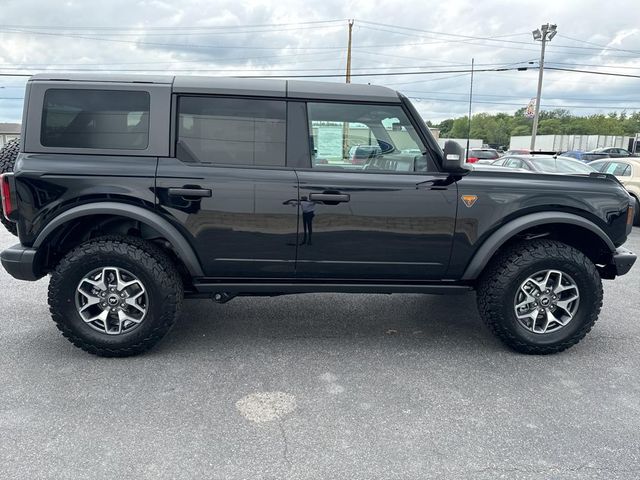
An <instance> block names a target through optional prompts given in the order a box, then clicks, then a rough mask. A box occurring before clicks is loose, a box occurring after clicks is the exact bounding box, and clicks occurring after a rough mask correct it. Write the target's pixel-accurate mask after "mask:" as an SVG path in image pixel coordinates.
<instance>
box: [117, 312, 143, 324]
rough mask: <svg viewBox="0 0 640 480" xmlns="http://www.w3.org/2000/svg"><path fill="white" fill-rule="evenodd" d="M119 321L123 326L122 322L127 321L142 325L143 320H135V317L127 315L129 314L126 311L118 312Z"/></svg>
mask: <svg viewBox="0 0 640 480" xmlns="http://www.w3.org/2000/svg"><path fill="white" fill-rule="evenodd" d="M118 320H119V322H120V325H122V322H124V321H127V320H128V321H130V322H133V323H140V322H141V321H142V319H140V318H135V317H132V316H131V315H127V313H126V312H125V311H124V310H120V311H118Z"/></svg>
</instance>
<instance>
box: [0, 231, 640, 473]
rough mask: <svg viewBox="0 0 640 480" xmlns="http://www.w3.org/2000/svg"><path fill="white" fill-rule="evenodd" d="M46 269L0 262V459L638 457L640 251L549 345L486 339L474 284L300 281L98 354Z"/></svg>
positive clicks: (372, 467)
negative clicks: (11, 270)
mask: <svg viewBox="0 0 640 480" xmlns="http://www.w3.org/2000/svg"><path fill="white" fill-rule="evenodd" d="M12 243H15V238H14V237H11V236H10V235H9V234H7V233H6V232H5V231H4V230H3V231H2V232H0V249H1V248H5V247H7V246H9V245H11V244H12ZM626 246H627V247H628V248H630V249H632V250H634V251H636V252H637V251H640V229H638V228H634V231H633V234H632V235H631V237H630V239H629V242H628V243H627V245H626ZM47 281H48V280H47V279H43V280H41V281H39V282H37V283H27V282H19V281H16V280H14V279H12V278H11V277H9V276H8V275H7V274H6V273H5V272H4V270H2V271H0V305H1V306H2V309H1V310H0V311H1V312H2V313H1V316H2V319H1V321H0V365H1V366H0V369H1V372H2V377H1V378H2V386H1V388H0V432H1V433H0V438H1V439H2V440H0V441H1V444H2V448H1V449H0V471H2V472H3V477H4V478H56V479H66V478H69V479H75V478H81V477H91V478H96V479H98V478H104V479H112V478H118V477H125V478H158V477H165V478H194V477H199V478H224V479H235V478H311V477H314V478H431V477H433V478H441V477H453V478H471V477H473V478H605V477H606V478H638V476H639V475H640V450H639V449H638V445H640V353H639V352H640V334H639V333H638V332H639V325H638V322H639V321H640V315H639V314H638V312H639V311H640V266H638V265H636V266H635V267H634V269H633V270H632V271H631V272H630V273H629V274H628V275H627V276H625V277H621V278H620V279H619V280H617V281H615V282H605V305H604V308H603V311H602V314H601V316H600V320H599V322H598V323H597V324H596V327H595V329H594V331H592V332H591V333H590V334H589V335H588V336H587V338H586V339H585V340H583V342H582V343H580V344H579V345H578V346H576V347H574V348H573V349H571V350H569V351H567V352H564V353H561V354H558V355H553V356H548V357H530V356H524V355H519V354H516V353H513V352H511V351H509V350H507V349H506V348H505V347H503V346H502V345H501V344H500V343H498V341H497V340H495V339H494V338H493V336H492V335H490V333H489V332H488V331H487V330H486V329H485V328H484V327H483V326H482V325H481V323H480V320H479V317H478V314H477V312H476V309H475V297H474V295H473V294H470V295H464V296H452V297H444V296H443V297H435V296H422V295H393V296H385V295H352V296H350V295H331V294H314V295H301V296H291V297H276V298H253V299H252V298H238V299H234V300H233V301H231V302H230V303H228V304H225V305H217V304H214V303H213V302H210V301H188V302H186V304H185V308H184V312H183V315H182V318H181V320H180V321H179V323H178V325H177V326H176V328H175V329H174V330H173V331H172V332H171V333H170V334H169V336H168V337H167V339H166V340H164V341H163V342H162V343H161V344H160V345H159V346H158V348H156V349H154V350H153V351H151V352H150V353H148V354H145V355H142V356H139V357H134V358H128V359H105V358H98V357H94V356H91V355H88V354H86V353H84V352H82V351H80V350H78V349H76V348H75V347H73V346H72V345H71V344H70V343H69V342H67V341H66V340H65V339H63V338H62V337H61V335H60V334H59V332H58V331H57V330H56V328H55V326H54V325H53V322H51V320H50V318H49V314H48V309H47V305H46V288H47Z"/></svg>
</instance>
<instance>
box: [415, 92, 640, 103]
mask: <svg viewBox="0 0 640 480" xmlns="http://www.w3.org/2000/svg"><path fill="white" fill-rule="evenodd" d="M403 91H405V92H409V93H426V94H436V95H460V96H467V95H469V93H468V92H443V91H440V90H431V91H428V90H403ZM473 96H474V97H491V98H521V99H527V101H528V100H529V98H530V96H529V95H492V94H487V93H484V94H482V93H474V94H473ZM545 99H547V100H561V101H563V100H576V101H584V102H640V99H637V98H584V97H583V98H577V97H549V96H547V95H545Z"/></svg>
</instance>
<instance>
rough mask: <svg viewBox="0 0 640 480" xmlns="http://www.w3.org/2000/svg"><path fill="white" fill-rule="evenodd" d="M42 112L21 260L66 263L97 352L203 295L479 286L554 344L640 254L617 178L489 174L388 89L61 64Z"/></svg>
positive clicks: (576, 327) (505, 326) (32, 133)
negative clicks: (371, 150)
mask: <svg viewBox="0 0 640 480" xmlns="http://www.w3.org/2000/svg"><path fill="white" fill-rule="evenodd" d="M23 118H24V120H23V132H22V139H21V144H20V147H19V148H20V152H19V154H18V156H17V160H16V162H15V166H14V168H13V173H7V174H5V175H4V176H3V177H2V192H3V210H4V213H5V216H6V217H7V218H8V219H9V220H10V221H11V222H14V223H15V224H17V233H18V236H19V239H20V243H19V244H18V245H15V246H13V247H11V248H8V249H6V250H4V251H3V252H2V254H1V258H2V264H3V265H4V267H5V269H6V270H7V271H8V272H9V273H10V274H11V275H13V276H14V277H16V278H18V279H22V280H36V279H38V278H41V277H43V276H44V275H47V274H50V275H51V279H50V283H49V305H50V310H51V313H52V316H53V320H54V321H55V322H56V324H57V326H58V328H59V329H60V330H61V331H62V333H63V334H64V335H65V336H66V337H67V338H68V339H69V340H71V341H72V342H73V343H74V344H75V345H77V346H78V347H80V348H83V349H84V350H86V351H88V352H91V353H95V354H98V355H104V356H126V355H133V354H136V353H139V352H142V351H144V350H146V349H148V348H150V347H151V346H152V345H154V344H155V343H156V342H157V341H158V340H159V339H160V338H162V337H163V336H164V335H165V334H166V333H167V331H168V330H169V329H170V328H171V326H172V325H173V323H174V322H175V320H176V318H177V317H178V313H179V310H180V305H181V303H182V299H183V298H184V297H186V298H212V299H213V300H215V301H217V302H226V301H228V300H230V299H231V298H233V297H234V296H237V295H282V294H292V293H305V292H349V293H360V292H375V293H396V292H399V293H403V292H412V293H459V292H467V291H470V290H474V289H476V290H477V297H478V306H479V310H480V313H481V316H482V318H483V319H484V321H485V322H486V324H487V325H488V326H489V327H490V328H491V330H493V331H494V332H495V333H496V334H497V335H498V336H499V337H500V339H501V340H503V341H504V342H505V343H507V344H508V345H510V346H511V347H513V348H514V349H516V350H518V351H521V352H526V353H539V354H544V353H553V352H558V351H561V350H563V349H565V348H567V347H569V346H571V345H573V344H575V343H577V342H578V341H579V340H580V339H582V338H583V337H584V335H585V334H586V333H587V332H588V331H589V330H590V329H591V327H592V326H593V324H594V322H595V321H596V319H597V317H598V314H599V311H600V307H601V305H602V285H601V281H600V279H601V278H606V279H613V278H615V277H616V276H617V275H623V274H625V273H627V271H628V270H629V269H630V268H631V266H632V265H633V263H634V261H635V259H636V257H635V255H633V254H632V253H630V252H628V251H627V250H624V249H623V248H621V245H622V244H623V243H624V242H625V240H626V238H627V235H628V234H629V232H630V231H631V228H632V227H631V223H632V219H633V208H634V205H633V203H634V202H633V201H632V199H631V197H630V196H629V194H628V193H627V192H626V191H625V189H624V188H623V187H622V185H620V183H619V182H618V181H617V180H616V179H615V177H613V176H611V175H606V174H600V173H593V174H591V175H582V176H571V177H569V176H564V175H545V174H537V173H507V172H493V171H489V170H479V171H470V169H469V168H468V167H466V166H465V164H464V150H462V149H461V147H460V146H459V145H458V144H456V143H454V142H448V143H447V145H446V146H445V149H444V152H443V151H442V150H441V149H440V148H439V147H438V145H437V143H436V142H435V140H434V139H433V137H432V136H431V135H430V133H429V130H428V129H427V127H426V125H425V123H424V121H422V119H421V118H420V116H419V115H418V113H417V112H416V110H415V109H414V107H413V106H412V105H411V103H410V102H409V101H408V100H407V99H406V98H405V97H403V96H402V95H400V94H398V93H397V92H395V91H393V90H389V89H387V88H382V87H376V86H368V85H345V84H338V83H320V82H302V81H285V80H256V79H224V78H204V77H203V78H198V77H173V76H158V77H146V76H120V77H111V76H106V75H102V76H80V75H77V76H69V77H67V76H64V75H61V74H58V73H56V74H55V75H53V76H51V75H38V76H35V77H33V78H32V79H30V81H29V83H28V85H27V89H26V100H25V108H24V117H23ZM376 143H377V144H378V145H379V146H380V152H379V154H378V156H377V157H376V161H375V162H367V163H366V164H363V165H361V166H360V168H354V167H356V166H354V165H350V166H349V168H345V167H344V158H347V157H348V153H349V150H350V149H351V148H352V147H353V146H357V145H363V144H366V145H372V144H373V145H375V144H376ZM315 155H318V156H320V157H321V158H322V159H323V162H322V165H321V166H320V167H318V166H317V165H315V163H314V162H313V161H312V158H313V157H314V156H315Z"/></svg>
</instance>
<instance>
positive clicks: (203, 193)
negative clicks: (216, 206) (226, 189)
mask: <svg viewBox="0 0 640 480" xmlns="http://www.w3.org/2000/svg"><path fill="white" fill-rule="evenodd" d="M168 192H169V195H170V196H172V197H186V198H189V197H198V198H201V197H211V190H210V189H208V188H170V189H169V190H168Z"/></svg>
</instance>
